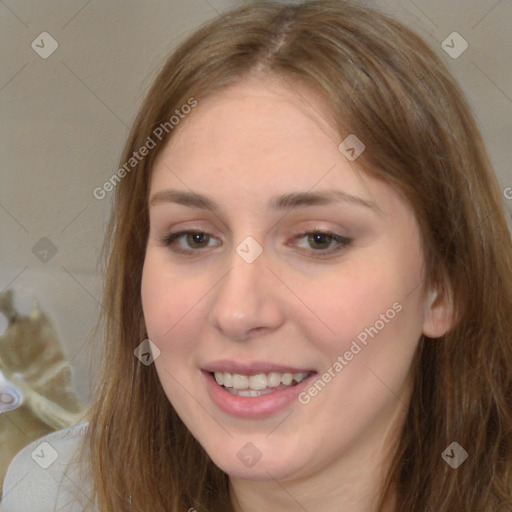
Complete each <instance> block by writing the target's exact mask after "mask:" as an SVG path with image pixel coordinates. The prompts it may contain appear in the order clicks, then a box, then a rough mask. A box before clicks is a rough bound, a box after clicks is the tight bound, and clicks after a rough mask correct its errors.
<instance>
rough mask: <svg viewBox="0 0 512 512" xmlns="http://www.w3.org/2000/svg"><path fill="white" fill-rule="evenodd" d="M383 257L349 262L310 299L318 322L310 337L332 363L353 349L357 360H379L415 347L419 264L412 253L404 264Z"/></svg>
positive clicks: (397, 257) (419, 302) (419, 326)
mask: <svg viewBox="0 0 512 512" xmlns="http://www.w3.org/2000/svg"><path fill="white" fill-rule="evenodd" d="M381 256H382V257H379V258H371V259H370V258H366V259H365V258H358V260H357V261H353V262H350V264H347V265H346V266H345V267H344V268H343V272H341V271H340V272H339V274H338V275H336V274H334V275H331V277H330V278H329V279H327V278H326V279H325V280H320V283H319V285H317V286H315V287H314V292H313V293H312V294H311V295H310V299H309V300H310V301H311V303H312V304H315V311H317V312H318V317H319V318H320V319H321V320H322V322H317V325H318V327H317V328H316V335H315V333H312V335H313V337H314V338H316V339H317V340H323V341H322V343H323V344H324V350H325V352H327V353H329V355H330V357H331V359H333V360H335V359H336V357H337V356H338V355H340V354H343V353H345V352H346V351H350V350H351V349H352V351H353V352H357V351H358V348H357V345H359V346H360V347H361V349H362V350H361V352H360V353H359V352H358V356H357V359H359V360H364V359H366V358H367V357H372V355H377V354H381V355H382V353H383V351H392V350H394V349H396V348H397V347H400V346H403V345H407V346H408V347H409V346H411V345H414V344H415V342H416V341H417V340H418V339H419V336H420V335H421V329H422V324H423V308H422V299H421V290H422V287H421V286H418V284H420V281H419V280H420V279H421V259H420V258H419V257H418V258H416V257H415V256H414V254H412V255H411V253H409V257H408V258H405V257H401V255H400V254H394V255H393V257H391V255H388V256H387V257H384V255H381ZM302 292H303V293H305V288H303V290H302ZM374 340H376V341H378V340H381V341H382V342H380V341H379V343H376V342H375V341H374ZM354 342H356V344H355V345H354ZM384 342H385V343H384ZM371 344H372V345H373V347H372V350H369V347H370V345H371ZM363 353H364V356H363ZM361 356H363V357H361ZM348 357H351V356H350V354H349V355H348Z"/></svg>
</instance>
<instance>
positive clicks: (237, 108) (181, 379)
mask: <svg viewBox="0 0 512 512" xmlns="http://www.w3.org/2000/svg"><path fill="white" fill-rule="evenodd" d="M327 113H328V107H327V106H326V105H325V104H324V103H322V102H321V101H320V99H319V98H318V97H316V96H315V95H313V94H311V93H310V92H307V91H306V90H304V89H301V88H299V87H294V88H293V89H292V88H289V87H287V86H285V85H280V84H279V83H278V82H276V81H271V80H266V81H259V82H258V81H251V82H249V81H246V82H243V83H239V84H237V85H235V86H231V87H230V88H229V89H226V90H224V91H223V92H221V93H217V94H215V95H212V96H210V97H208V98H206V99H203V100H199V103H198V106H197V107H196V108H195V109H194V111H193V113H191V114H190V116H189V118H187V119H185V120H183V121H182V123H183V125H182V126H179V130H178V131H177V132H176V134H175V136H174V137H173V138H172V140H171V141H170V143H169V144H168V145H167V146H166V147H165V148H164V150H163V151H162V152H161V153H160V155H159V157H158V159H157V161H156V164H155V167H154V173H153V176H152V181H151V190H150V234H149V239H148V244H147V252H146V257H145V263H144V270H143V279H142V300H143V308H144V315H145V321H146V326H147V332H148V336H149V339H151V341H152V342H153V343H154V344H155V345H156V346H157V347H158V348H159V350H160V355H159V357H158V358H157V359H156V360H155V365H156V369H157V372H158V375H159V378H160V381H161V383H162V386H163V389H164V391H165V393H166V394H167V396H168V398H169V400H170V402H171V403H172V405H173V406H174V408H175V409H176V411H177V412H178V414H179V415H180V417H181V418H182V420H183V422H184V423H185V424H186V426H187V427H188V429H189V430H190V431H191V432H192V434H193V435H194V436H195V437H196V438H197V440H198V441H199V443H201V445H202V446H203V447H204V448H205V450H206V451H207V452H208V454H209V455H210V456H211V458H212V459H213V461H214V462H215V463H216V464H217V465H218V466H219V467H220V468H221V469H223V470H224V471H226V472H227V473H229V474H230V475H232V476H233V477H239V478H243V479H250V480H268V479H270V478H275V479H280V480H288V479H293V478H301V477H305V476H307V475H310V474H312V473H313V472H318V471H321V470H325V469H326V468H331V469H333V468H335V467H336V465H338V464H343V463H344V462H347V461H348V460H349V459H352V460H354V459H356V458H357V460H370V459H371V458H372V457H374V456H375V454H376V453H380V452H381V450H382V449H384V448H385V447H386V446H387V441H385V439H387V438H386V436H387V435H389V434H390V433H391V432H392V431H393V429H394V428H395V427H394V425H395V423H394V422H396V421H397V419H399V418H401V417H402V411H403V409H404V407H405V406H406V404H407V401H408V398H409V392H410V375H409V369H410V366H411V361H412V358H413V354H414V352H415V349H416V347H417V344H418V341H419V338H420V336H421V334H422V332H425V331H426V330H427V329H428V328H429V327H428V325H427V324H428V322H429V320H428V318H429V313H428V312H429V302H431V301H429V300H427V297H426V294H425V292H424V286H423V285H424V277H425V276H424V275H423V270H422V268H423V258H422V250H421V242H420V234H419V229H418V226H417V223H416V221H415V217H414V215H413V213H412V211H411V209H410V208H409V207H408V206H407V205H406V204H405V203H404V201H403V200H402V199H401V198H400V197H399V195H398V194H397V193H395V192H394V191H393V189H392V188H390V187H389V186H388V185H386V184H384V183H382V182H380V181H378V180H376V179H373V178H370V177H368V176H367V175H363V174H361V173H359V172H358V170H357V159H356V160H355V161H353V162H352V161H349V159H347V157H346V156H345V154H344V153H342V151H340V149H339V148H338V145H339V143H340V142H341V140H339V136H338V135H337V134H336V131H335V130H334V128H332V127H331V126H329V125H328V124H327V123H326V122H325V121H324V119H326V118H327ZM361 142H362V143H364V141H361ZM361 147H362V146H358V147H357V148H356V149H358V148H359V149H360V148H361ZM348 155H349V156H350V157H351V158H353V156H352V154H351V152H350V151H349V152H348ZM355 156H357V153H355ZM315 232H317V233H315ZM202 233H204V234H202ZM215 376H216V377H217V380H218V382H219V383H220V384H219V383H217V381H216V379H215ZM297 381H299V383H297ZM248 386H249V387H248ZM360 457H363V458H365V457H366V458H367V459H361V458H360Z"/></svg>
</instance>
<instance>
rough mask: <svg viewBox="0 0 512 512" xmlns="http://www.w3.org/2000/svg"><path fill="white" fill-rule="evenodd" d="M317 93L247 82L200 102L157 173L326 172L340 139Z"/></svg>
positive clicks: (169, 145) (162, 156) (273, 83)
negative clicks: (165, 167)
mask: <svg viewBox="0 0 512 512" xmlns="http://www.w3.org/2000/svg"><path fill="white" fill-rule="evenodd" d="M330 115H331V114H330V109H329V108H328V106H327V105H326V103H325V100H323V99H322V98H321V97H320V96H319V95H318V94H315V93H314V92H312V91H311V90H308V89H306V88H305V87H302V86H299V85H298V84H294V85H293V86H292V85H288V84H286V83H282V82H280V81H278V80H269V81H268V82H264V81H262V80H255V79H252V80H247V81H244V82H240V83H237V84H235V85H232V86H230V87H228V88H226V89H224V90H222V91H220V92H218V93H215V94H212V95H210V96H207V97H205V98H202V99H198V106H197V107H196V108H195V109H194V111H193V112H192V113H191V114H190V115H189V116H188V117H186V118H185V119H184V120H183V121H182V124H181V125H180V126H179V127H178V129H177V130H176V132H174V133H173V134H172V137H171V139H170V140H169V142H168V143H167V145H166V147H165V148H164V149H163V150H162V151H161V153H160V154H159V156H158V158H157V160H156V162H155V166H154V168H155V170H157V169H158V168H159V167H161V166H162V163H163V162H166V163H167V164H168V163H169V162H171V161H172V162H173V167H175V168H176V167H180V168H182V169H183V168H186V170H187V172H189V173H190V172H193V173H196V172H197V173H200V172H205V171H207V170H208V171H209V172H211V171H212V167H215V166H219V165H222V166H223V167H229V168H231V169H232V170H235V169H236V171H237V173H244V172H250V173H251V174H254V173H255V170H257V172H256V174H257V175H258V176H259V177H260V178H262V177H263V175H264V174H266V173H267V172H271V173H273V175H274V177H276V175H284V174H287V173H290V172H291V173H294V175H295V176H300V175H301V174H302V173H303V172H304V171H307V172H306V174H309V175H311V172H312V171H313V170H314V169H316V170H317V172H321V171H322V170H324V171H327V170H328V169H330V168H331V167H332V166H333V165H334V164H335V163H336V162H337V161H338V162H339V161H340V153H339V150H338V145H339V143H340V136H339V135H338V133H337V129H336V128H335V127H334V123H333V122H332V120H331V119H330Z"/></svg>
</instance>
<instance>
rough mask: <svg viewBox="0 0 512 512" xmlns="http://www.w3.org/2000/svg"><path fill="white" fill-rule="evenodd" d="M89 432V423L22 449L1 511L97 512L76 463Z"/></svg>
mask: <svg viewBox="0 0 512 512" xmlns="http://www.w3.org/2000/svg"><path fill="white" fill-rule="evenodd" d="M86 430H87V423H84V424H82V425H76V426H73V427H69V428H67V429H64V430H59V431H58V432H53V433H51V434H49V435H47V436H45V437H42V438H41V439H38V440H37V441H34V442H33V443H31V444H29V445H28V446H26V447H25V448H23V450H21V451H20V452H19V453H18V454H17V455H16V457H14V459H13V460H12V462H11V464H10V466H9V470H8V471H7V475H6V477H5V480H4V485H3V494H2V501H1V503H0V512H58V511H65V512H83V511H84V510H86V509H87V510H91V511H95V512H97V510H98V509H97V508H96V507H95V505H94V503H92V502H91V501H90V482H89V480H88V479H84V477H83V476H81V475H80V471H79V470H80V469H82V470H83V468H82V467H80V464H79V463H78V462H77V461H76V460H74V457H75V455H76V454H77V450H78V449H79V447H80V444H81V441H82V439H83V435H84V433H85V432H86ZM87 506H88V507H89V508H87Z"/></svg>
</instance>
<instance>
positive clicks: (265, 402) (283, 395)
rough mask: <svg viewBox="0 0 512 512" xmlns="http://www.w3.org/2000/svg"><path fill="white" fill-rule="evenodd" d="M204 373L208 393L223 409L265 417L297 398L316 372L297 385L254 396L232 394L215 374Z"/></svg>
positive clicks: (237, 413)
mask: <svg viewBox="0 0 512 512" xmlns="http://www.w3.org/2000/svg"><path fill="white" fill-rule="evenodd" d="M203 375H204V377H205V380H206V388H207V390H208V395H209V396H210V398H211V400H212V402H213V403H214V404H215V405H216V406H217V407H218V408H219V409H220V410H221V411H224V412H225V413H227V414H230V415H232V416H239V417H242V418H264V417H266V416H271V415H272V414H275V413H277V412H279V411H281V410H283V409H285V408H286V407H287V406H288V405H290V404H291V403H292V402H293V401H294V400H297V399H298V396H299V394H300V393H301V392H302V391H303V390H304V389H305V388H306V387H307V386H308V385H309V383H310V380H311V379H312V378H313V377H314V375H315V374H311V375H310V376H309V377H306V378H305V379H304V380H303V381H301V382H299V383H298V384H296V385H295V386H291V387H289V388H286V389H281V390H279V391H273V392H272V393H267V394H266V395H261V396H254V397H248V396H238V395H232V394H231V393H229V392H228V391H226V390H225V389H224V388H223V387H222V386H219V384H217V381H216V380H215V379H214V377H213V375H211V374H210V373H208V372H205V371H203Z"/></svg>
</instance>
